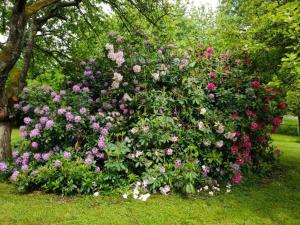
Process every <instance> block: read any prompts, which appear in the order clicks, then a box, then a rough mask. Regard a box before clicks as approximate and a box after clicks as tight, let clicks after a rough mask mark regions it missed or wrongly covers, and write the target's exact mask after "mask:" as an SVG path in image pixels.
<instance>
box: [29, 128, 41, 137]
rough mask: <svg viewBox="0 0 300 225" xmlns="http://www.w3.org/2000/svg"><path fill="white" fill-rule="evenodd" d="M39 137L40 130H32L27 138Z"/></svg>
mask: <svg viewBox="0 0 300 225" xmlns="http://www.w3.org/2000/svg"><path fill="white" fill-rule="evenodd" d="M39 135H40V130H39V129H36V128H35V129H33V130H32V131H30V134H29V136H30V137H31V138H33V137H36V136H39Z"/></svg>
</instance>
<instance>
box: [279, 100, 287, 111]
mask: <svg viewBox="0 0 300 225" xmlns="http://www.w3.org/2000/svg"><path fill="white" fill-rule="evenodd" d="M278 108H279V109H286V108H287V104H286V102H284V101H281V102H280V103H279V106H278Z"/></svg>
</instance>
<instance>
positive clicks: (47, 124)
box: [45, 120, 54, 129]
mask: <svg viewBox="0 0 300 225" xmlns="http://www.w3.org/2000/svg"><path fill="white" fill-rule="evenodd" d="M53 125H54V121H53V120H48V121H47V122H46V125H45V128H46V129H50V128H51V127H53Z"/></svg>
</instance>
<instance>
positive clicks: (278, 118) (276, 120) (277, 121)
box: [272, 117, 282, 127]
mask: <svg viewBox="0 0 300 225" xmlns="http://www.w3.org/2000/svg"><path fill="white" fill-rule="evenodd" d="M281 122H282V118H280V117H276V118H274V119H273V120H272V124H273V125H274V126H275V127H278V126H279V125H280V124H281Z"/></svg>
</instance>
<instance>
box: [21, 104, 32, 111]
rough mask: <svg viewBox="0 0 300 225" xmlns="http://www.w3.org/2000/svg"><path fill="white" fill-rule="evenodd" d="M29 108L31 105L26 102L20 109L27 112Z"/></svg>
mask: <svg viewBox="0 0 300 225" xmlns="http://www.w3.org/2000/svg"><path fill="white" fill-rule="evenodd" d="M30 108H31V105H29V104H28V105H25V106H23V108H22V110H23V112H24V113H27V112H28V111H29V109H30Z"/></svg>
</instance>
